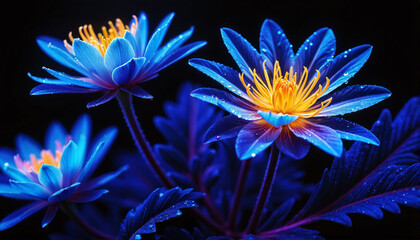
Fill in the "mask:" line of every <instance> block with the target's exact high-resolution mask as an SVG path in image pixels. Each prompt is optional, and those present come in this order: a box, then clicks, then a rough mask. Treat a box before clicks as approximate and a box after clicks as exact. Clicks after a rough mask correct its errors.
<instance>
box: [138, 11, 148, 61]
mask: <svg viewBox="0 0 420 240" xmlns="http://www.w3.org/2000/svg"><path fill="white" fill-rule="evenodd" d="M138 21H139V22H138V24H139V26H138V27H137V31H136V33H135V36H134V37H135V39H136V41H137V51H136V57H143V56H144V53H145V50H146V46H147V37H148V35H149V23H148V20H147V15H146V13H144V12H141V13H140V15H139V18H138Z"/></svg>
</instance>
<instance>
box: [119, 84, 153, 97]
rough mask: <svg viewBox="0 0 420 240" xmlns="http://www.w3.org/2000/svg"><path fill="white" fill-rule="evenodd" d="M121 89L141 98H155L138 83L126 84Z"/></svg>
mask: <svg viewBox="0 0 420 240" xmlns="http://www.w3.org/2000/svg"><path fill="white" fill-rule="evenodd" d="M121 89H122V90H123V91H125V92H128V93H130V94H132V95H134V96H136V97H139V98H146V99H152V98H153V96H152V95H151V94H150V93H148V92H146V90H144V89H143V88H141V87H139V86H136V85H129V86H124V87H121Z"/></svg>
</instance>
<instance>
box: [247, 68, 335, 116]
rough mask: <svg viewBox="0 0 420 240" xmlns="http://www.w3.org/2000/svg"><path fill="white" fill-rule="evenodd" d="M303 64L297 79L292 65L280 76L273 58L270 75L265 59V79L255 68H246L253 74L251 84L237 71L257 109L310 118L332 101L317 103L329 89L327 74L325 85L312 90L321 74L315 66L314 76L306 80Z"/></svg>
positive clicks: (306, 73)
mask: <svg viewBox="0 0 420 240" xmlns="http://www.w3.org/2000/svg"><path fill="white" fill-rule="evenodd" d="M303 68H304V71H303V73H302V74H301V77H300V79H299V81H298V80H297V76H296V75H297V74H296V72H295V73H293V67H291V68H290V73H289V72H286V73H285V74H284V76H283V75H282V72H281V68H280V65H279V62H278V61H276V62H275V64H274V71H273V76H272V77H271V78H270V76H269V73H268V72H267V69H266V68H265V61H264V63H263V69H264V79H263V78H262V77H261V76H259V75H258V74H257V72H256V70H255V69H254V70H253V71H252V70H251V69H249V71H250V72H251V74H252V76H253V78H254V79H253V80H254V86H251V85H250V84H245V81H244V74H243V73H242V74H239V78H240V80H241V82H242V85H243V86H244V87H245V89H246V92H247V95H248V96H249V98H250V99H251V101H252V102H253V103H254V104H255V105H256V106H257V107H258V108H259V110H263V111H271V112H274V113H282V114H289V115H297V116H299V117H302V118H311V117H314V116H316V115H317V114H318V113H319V112H321V110H322V109H324V108H326V107H327V106H328V105H329V104H330V103H331V100H332V98H329V99H327V100H324V101H322V102H321V103H316V102H317V100H318V98H320V97H321V96H322V94H324V93H325V91H326V90H327V89H328V87H329V85H330V80H329V79H328V78H326V83H325V86H324V87H323V86H321V84H319V86H318V89H317V90H316V91H314V88H315V86H316V84H317V83H318V80H319V78H320V76H321V74H320V73H319V71H318V70H317V75H316V77H314V78H313V79H312V81H309V82H308V81H307V80H308V69H307V68H306V67H303Z"/></svg>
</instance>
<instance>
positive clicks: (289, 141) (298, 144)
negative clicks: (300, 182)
mask: <svg viewBox="0 0 420 240" xmlns="http://www.w3.org/2000/svg"><path fill="white" fill-rule="evenodd" d="M276 144H277V147H278V148H279V149H280V151H281V152H282V153H283V154H285V155H287V156H289V157H291V158H293V159H301V158H303V157H305V156H306V154H308V152H309V142H307V141H306V140H304V139H302V138H299V137H296V136H295V135H294V134H293V133H292V132H291V131H290V130H289V129H288V128H283V130H282V132H281V133H280V135H279V137H278V138H277V140H276Z"/></svg>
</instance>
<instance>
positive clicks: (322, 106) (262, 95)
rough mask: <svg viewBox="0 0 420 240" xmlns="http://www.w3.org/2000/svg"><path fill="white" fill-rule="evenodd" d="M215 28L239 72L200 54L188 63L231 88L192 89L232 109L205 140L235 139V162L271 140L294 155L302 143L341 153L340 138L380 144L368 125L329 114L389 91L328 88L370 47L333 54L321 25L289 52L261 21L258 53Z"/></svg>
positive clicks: (276, 29) (275, 29)
mask: <svg viewBox="0 0 420 240" xmlns="http://www.w3.org/2000/svg"><path fill="white" fill-rule="evenodd" d="M221 33H222V38H223V41H224V43H225V45H226V47H227V49H228V50H229V53H230V54H231V55H232V57H233V59H234V60H235V62H236V63H237V65H238V66H239V69H240V71H241V73H240V72H238V71H236V70H234V69H232V68H230V67H227V66H225V65H222V64H220V63H216V62H212V61H208V60H204V59H191V60H190V61H189V63H190V65H192V66H193V67H195V68H197V69H198V70H200V71H201V72H203V73H205V74H207V75H208V76H210V77H212V78H213V79H215V80H216V81H218V82H219V83H220V84H222V85H223V86H225V87H226V88H227V89H228V90H230V91H231V92H232V93H233V94H230V93H227V92H225V91H221V90H216V89H211V88H201V89H198V90H195V91H193V92H192V94H191V95H192V96H194V97H197V98H199V99H201V100H203V101H206V102H209V103H212V104H214V105H217V106H219V107H221V108H223V109H224V110H226V111H228V112H229V113H231V114H232V115H230V116H227V117H225V118H223V119H221V120H220V121H218V122H217V123H215V124H214V125H213V126H212V127H211V128H210V129H209V130H208V132H207V136H206V140H207V141H208V142H211V141H215V140H219V139H225V138H232V137H236V136H237V139H236V152H237V154H238V156H239V157H240V158H241V159H247V158H250V157H254V156H255V155H256V154H258V153H259V152H261V151H263V150H264V149H266V148H267V147H268V146H270V145H271V144H273V143H274V142H275V143H276V145H277V147H278V148H279V149H280V150H281V151H282V152H283V153H284V154H286V155H288V156H290V157H292V158H296V159H299V158H303V157H304V156H305V155H306V154H307V153H308V151H309V143H312V144H313V145H315V146H317V147H319V148H321V149H322V150H324V151H326V152H327V153H329V154H331V155H334V156H340V155H341V153H342V149H343V146H342V141H341V138H344V139H348V140H356V141H362V142H366V143H370V144H375V145H378V144H379V141H378V139H377V138H376V137H375V136H374V135H373V134H372V133H371V132H370V131H368V130H367V129H365V128H363V127H361V126H359V125H357V124H355V123H352V122H349V121H347V120H344V119H342V118H338V117H335V116H337V115H343V114H347V113H351V112H355V111H358V110H361V109H364V108H367V107H369V106H372V105H374V104H376V103H378V102H380V101H382V100H384V99H385V98H387V97H389V96H390V92H389V91H388V90H387V89H385V88H383V87H379V86H373V85H364V86H348V87H345V88H343V89H340V90H337V91H334V90H336V89H337V88H338V87H339V86H341V85H342V84H343V83H347V81H348V80H349V78H351V77H352V76H353V75H354V74H355V73H356V72H357V71H358V70H359V69H360V68H361V67H362V66H363V64H364V63H365V62H366V60H367V59H368V58H369V56H370V53H371V50H372V47H371V46H370V45H361V46H357V47H354V48H351V49H349V50H347V51H344V52H343V53H341V54H339V55H338V56H335V57H334V54H335V49H336V47H335V37H334V34H333V32H332V30H331V29H328V28H321V29H319V30H317V31H316V32H314V33H313V34H312V35H311V36H310V37H309V38H308V39H307V40H306V41H305V42H304V43H303V44H302V46H301V47H300V48H299V50H298V51H297V53H296V54H295V53H294V52H293V50H292V45H291V44H290V43H289V40H288V39H287V38H286V36H285V34H284V31H283V30H282V29H281V28H280V26H278V25H277V24H276V23H275V22H274V21H272V20H268V19H267V20H266V21H265V22H264V23H263V25H262V27H261V33H260V52H258V51H257V50H256V49H255V48H254V47H253V46H252V45H251V44H250V43H249V42H248V41H247V40H246V39H244V38H243V37H242V36H241V35H239V34H238V33H236V32H235V31H233V30H232V29H229V28H223V29H221ZM235 95H236V96H235Z"/></svg>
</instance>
